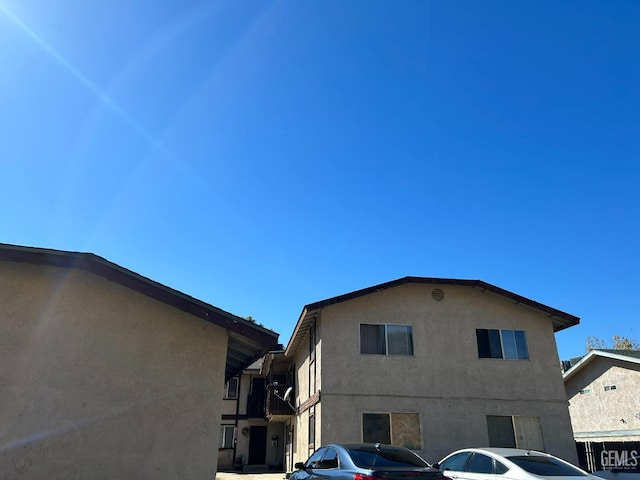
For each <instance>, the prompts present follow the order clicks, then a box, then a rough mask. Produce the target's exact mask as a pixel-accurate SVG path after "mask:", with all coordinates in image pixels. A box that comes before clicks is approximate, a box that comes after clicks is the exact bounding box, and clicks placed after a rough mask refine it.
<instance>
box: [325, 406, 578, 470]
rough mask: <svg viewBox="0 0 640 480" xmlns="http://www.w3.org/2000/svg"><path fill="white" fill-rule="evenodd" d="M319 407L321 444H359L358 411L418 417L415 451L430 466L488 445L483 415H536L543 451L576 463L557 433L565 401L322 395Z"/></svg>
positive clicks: (565, 438) (564, 423) (566, 439)
mask: <svg viewBox="0 0 640 480" xmlns="http://www.w3.org/2000/svg"><path fill="white" fill-rule="evenodd" d="M322 407H323V412H324V413H323V417H322V438H323V443H330V442H360V441H362V414H363V413H372V412H381V413H382V412H393V413H417V414H418V415H419V418H420V431H421V434H422V448H421V449H416V450H415V451H416V452H417V453H418V454H420V455H421V456H423V457H424V458H425V459H427V460H428V461H430V462H436V461H438V460H440V459H441V458H442V457H444V456H445V455H446V454H448V453H450V452H452V451H453V450H456V449H459V448H463V447H471V446H476V447H480V446H487V445H488V444H489V438H488V433H487V423H486V415H523V416H534V417H539V418H540V425H541V428H542V436H543V440H544V446H545V449H546V451H548V452H550V453H554V454H556V455H558V456H561V457H562V458H566V459H568V460H569V461H573V462H577V457H576V453H575V444H574V442H573V439H572V438H571V436H570V435H559V434H558V432H561V431H563V430H566V431H569V432H570V429H571V425H570V421H569V418H568V416H567V414H566V402H562V403H541V402H529V401H525V400H521V401H504V400H490V399H485V400H482V399H464V398H457V399H452V398H442V397H438V396H435V395H434V396H433V397H431V398H409V397H393V396H386V397H381V396H372V395H348V396H345V395H325V394H323V396H322Z"/></svg>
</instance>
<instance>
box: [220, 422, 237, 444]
mask: <svg viewBox="0 0 640 480" xmlns="http://www.w3.org/2000/svg"><path fill="white" fill-rule="evenodd" d="M227 432H230V433H227ZM235 439H236V427H235V425H220V441H219V446H218V448H220V449H225V450H229V449H231V448H233V446H234V443H235ZM227 440H230V445H228V446H227Z"/></svg>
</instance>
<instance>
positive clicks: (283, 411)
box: [267, 385, 295, 418]
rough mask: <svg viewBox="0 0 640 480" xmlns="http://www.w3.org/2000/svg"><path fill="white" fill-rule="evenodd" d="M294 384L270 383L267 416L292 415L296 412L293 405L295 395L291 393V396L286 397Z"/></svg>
mask: <svg viewBox="0 0 640 480" xmlns="http://www.w3.org/2000/svg"><path fill="white" fill-rule="evenodd" d="M289 387H292V385H269V386H268V387H267V417H269V418H273V417H280V416H286V417H290V416H293V415H294V414H295V411H294V409H293V407H292V406H291V405H293V402H294V397H293V395H292V394H289V398H288V399H285V394H286V393H287V390H289Z"/></svg>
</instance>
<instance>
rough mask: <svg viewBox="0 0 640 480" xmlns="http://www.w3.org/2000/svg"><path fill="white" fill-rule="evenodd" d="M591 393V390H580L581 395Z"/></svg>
mask: <svg viewBox="0 0 640 480" xmlns="http://www.w3.org/2000/svg"><path fill="white" fill-rule="evenodd" d="M590 393H591V389H590V388H585V389H583V390H580V395H589V394H590Z"/></svg>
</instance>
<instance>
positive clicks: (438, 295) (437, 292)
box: [431, 288, 444, 302]
mask: <svg viewBox="0 0 640 480" xmlns="http://www.w3.org/2000/svg"><path fill="white" fill-rule="evenodd" d="M431 298H433V299H434V300H435V301H436V302H439V301H440V300H442V299H443V298H444V292H443V291H442V290H440V289H439V288H434V289H433V291H432V292H431Z"/></svg>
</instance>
